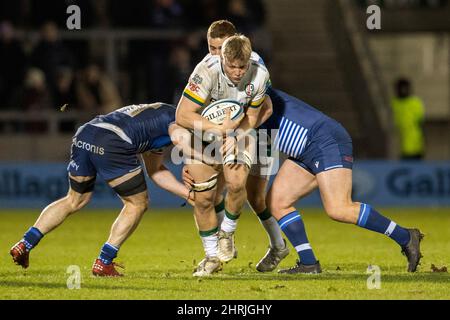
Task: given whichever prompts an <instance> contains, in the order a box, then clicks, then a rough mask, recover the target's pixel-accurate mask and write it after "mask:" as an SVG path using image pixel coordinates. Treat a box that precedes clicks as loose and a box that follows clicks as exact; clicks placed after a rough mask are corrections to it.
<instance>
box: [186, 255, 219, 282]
mask: <svg viewBox="0 0 450 320" xmlns="http://www.w3.org/2000/svg"><path fill="white" fill-rule="evenodd" d="M220 270H222V262H221V261H220V259H219V258H217V257H209V256H206V257H205V259H203V260H202V261H200V263H199V264H198V266H197V268H196V269H195V270H194V273H193V274H192V275H193V276H194V277H207V276H210V275H212V274H213V273H215V272H219V271H220Z"/></svg>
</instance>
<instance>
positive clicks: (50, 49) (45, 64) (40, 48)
mask: <svg viewBox="0 0 450 320" xmlns="http://www.w3.org/2000/svg"><path fill="white" fill-rule="evenodd" d="M31 63H32V65H33V66H35V67H37V68H39V69H41V70H42V71H44V73H45V76H46V78H47V83H48V84H49V87H50V88H51V89H52V90H54V89H55V87H56V72H57V70H58V69H59V68H60V67H62V66H68V67H73V65H74V61H73V57H72V55H71V54H70V52H69V50H68V49H67V48H66V47H65V46H64V44H63V43H62V41H60V39H59V34H58V27H57V26H56V24H55V23H54V22H46V23H45V24H44V25H43V26H42V28H41V40H40V42H39V44H38V45H37V46H36V48H34V50H33V53H32V56H31Z"/></svg>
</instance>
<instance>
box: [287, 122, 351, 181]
mask: <svg viewBox="0 0 450 320" xmlns="http://www.w3.org/2000/svg"><path fill="white" fill-rule="evenodd" d="M289 160H292V161H294V162H295V163H297V164H298V165H299V166H301V167H302V168H304V169H305V170H307V171H308V172H310V173H312V174H313V175H316V174H318V173H320V172H323V171H327V170H332V169H336V168H347V169H352V167H353V145H352V139H351V137H350V135H349V134H348V132H347V130H345V128H344V127H343V126H342V125H341V124H340V123H339V122H337V121H334V120H331V119H330V120H328V121H325V122H323V123H322V124H321V125H320V126H319V127H318V128H315V129H314V132H313V134H312V136H311V140H310V142H309V143H308V144H307V145H306V147H305V150H304V151H303V153H302V154H301V155H300V156H299V157H298V158H292V157H290V158H289Z"/></svg>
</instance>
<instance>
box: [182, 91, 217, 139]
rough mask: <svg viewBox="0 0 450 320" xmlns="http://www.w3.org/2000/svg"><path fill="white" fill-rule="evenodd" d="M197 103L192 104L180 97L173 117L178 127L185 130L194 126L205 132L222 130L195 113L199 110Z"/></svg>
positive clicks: (190, 101) (187, 99)
mask: <svg viewBox="0 0 450 320" xmlns="http://www.w3.org/2000/svg"><path fill="white" fill-rule="evenodd" d="M202 106H203V104H202V105H201V104H200V103H199V102H193V101H192V100H190V99H189V98H186V97H185V96H182V97H181V99H180V102H179V103H178V107H177V112H176V115H175V121H176V123H177V124H178V125H180V126H182V127H184V128H186V129H192V130H193V129H194V126H200V125H201V129H202V131H207V130H218V131H220V130H222V128H221V126H220V125H217V124H214V123H212V122H211V121H209V120H207V119H206V118H203V117H202V116H201V115H200V114H198V113H197V110H198V109H199V108H201V107H202Z"/></svg>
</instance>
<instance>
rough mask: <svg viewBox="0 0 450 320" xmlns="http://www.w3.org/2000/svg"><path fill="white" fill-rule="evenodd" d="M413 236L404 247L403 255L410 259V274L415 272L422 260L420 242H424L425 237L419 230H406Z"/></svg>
mask: <svg viewBox="0 0 450 320" xmlns="http://www.w3.org/2000/svg"><path fill="white" fill-rule="evenodd" d="M406 230H408V232H409V235H410V236H411V239H410V240H409V242H408V244H407V245H406V246H404V247H402V253H403V255H405V256H406V258H407V259H408V272H415V271H416V270H417V266H418V265H419V264H420V263H419V261H420V258H422V254H421V253H420V241H422V239H423V237H424V235H423V234H422V233H421V232H420V231H419V229H406Z"/></svg>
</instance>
